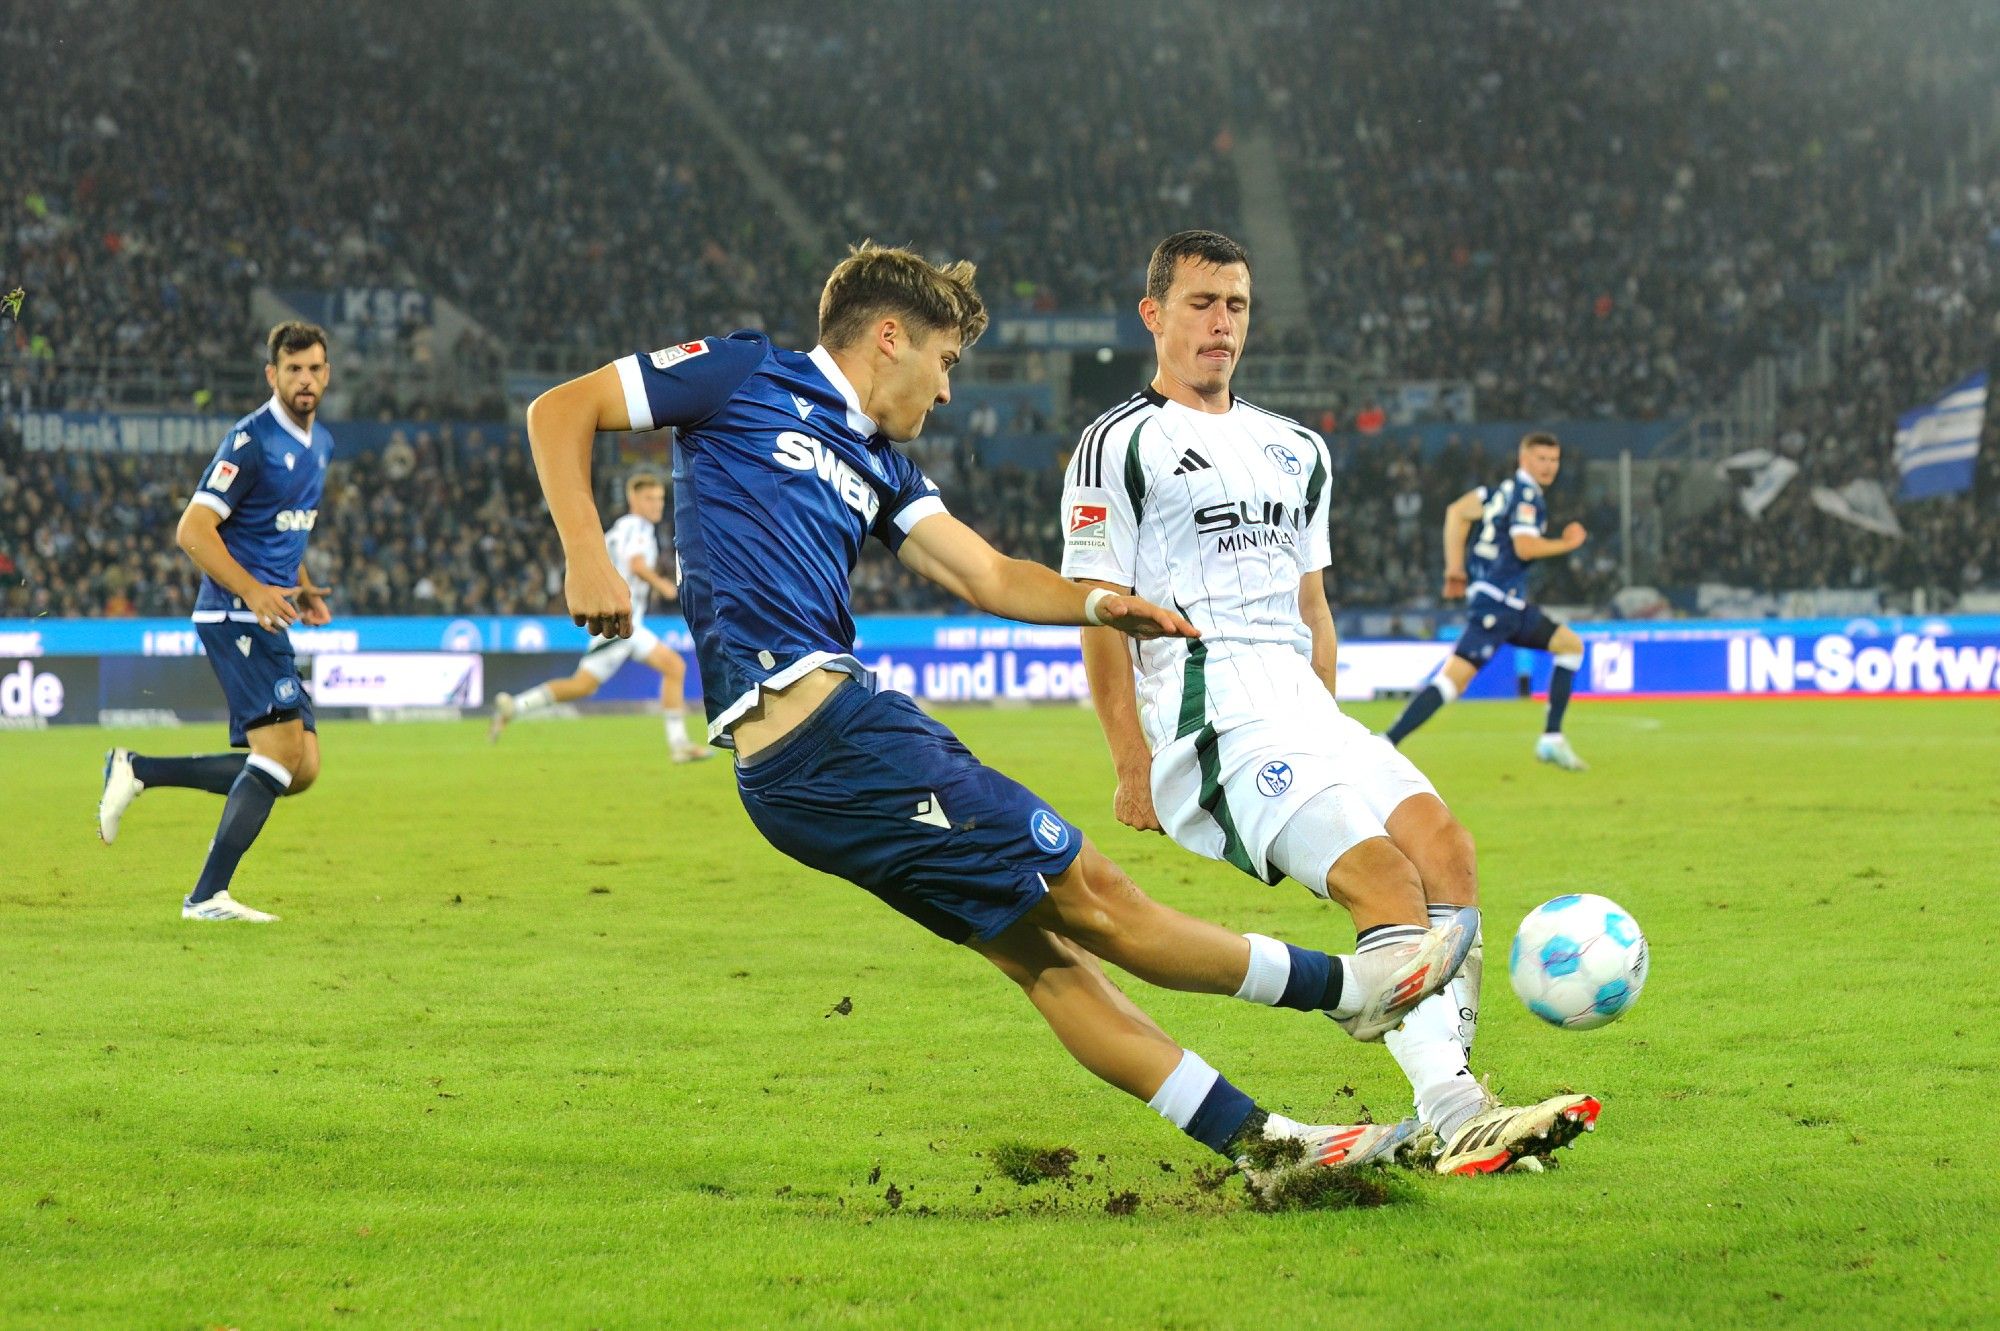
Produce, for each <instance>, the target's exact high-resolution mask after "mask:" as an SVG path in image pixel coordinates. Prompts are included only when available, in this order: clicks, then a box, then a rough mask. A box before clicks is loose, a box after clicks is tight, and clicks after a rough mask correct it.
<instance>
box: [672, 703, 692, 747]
mask: <svg viewBox="0 0 2000 1331" xmlns="http://www.w3.org/2000/svg"><path fill="white" fill-rule="evenodd" d="M666 718H667V747H668V748H669V749H672V750H673V751H674V752H675V753H686V752H687V751H688V750H689V749H691V748H693V747H694V745H692V744H691V743H689V742H688V736H687V713H686V712H681V711H674V712H668V713H667V714H666Z"/></svg>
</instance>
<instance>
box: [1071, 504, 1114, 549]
mask: <svg viewBox="0 0 2000 1331" xmlns="http://www.w3.org/2000/svg"><path fill="white" fill-rule="evenodd" d="M1109 517H1110V510H1109V509H1107V508H1106V507H1105V506H1104V505H1103V504H1071V505H1070V506H1069V543H1070V544H1071V545H1073V546H1088V547H1092V548H1095V549H1098V550H1103V549H1107V548H1109V546H1110V540H1109V538H1107V537H1106V535H1105V530H1104V524H1105V522H1106V521H1107V520H1108V519H1109Z"/></svg>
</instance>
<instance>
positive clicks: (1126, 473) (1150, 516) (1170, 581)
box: [1062, 389, 1332, 753]
mask: <svg viewBox="0 0 2000 1331" xmlns="http://www.w3.org/2000/svg"><path fill="white" fill-rule="evenodd" d="M1329 472H1330V461H1329V457H1328V454H1327V449H1326V442H1325V441H1324V440H1322V439H1321V438H1320V437H1319V436H1318V435H1317V434H1315V433H1313V432H1312V431H1311V430H1308V429H1307V428H1306V427H1305V426H1303V425H1300V424H1299V423H1298V422H1297V421H1294V420H1290V419H1288V418H1286V417H1283V416H1278V415H1275V414H1273V413H1271V412H1268V411H1264V410H1262V409H1261V408H1258V407H1253V406H1251V405H1250V404H1248V403H1247V402H1243V401H1241V400H1240V399H1239V400H1238V401H1236V402H1235V403H1234V404H1233V405H1232V406H1231V407H1230V409H1229V410H1228V411H1227V412H1223V413H1220V414H1209V413H1206V412H1199V411H1194V410H1192V409H1190V408H1188V407H1184V406H1181V405H1180V404H1179V403H1176V402H1170V401H1168V400H1167V399H1165V398H1163V397H1161V396H1160V395H1159V394H1158V393H1155V392H1153V391H1152V390H1151V389H1148V390H1146V391H1145V392H1143V393H1139V394H1135V395H1134V396H1133V397H1131V398H1130V399H1128V400H1127V401H1125V402H1123V403H1121V404H1119V405H1118V406H1116V407H1113V408H1112V409H1111V410H1110V411H1108V412H1106V413H1105V414H1104V415H1102V416H1100V417H1098V418H1097V420H1096V421H1095V422H1094V423H1093V424H1092V425H1091V426H1090V428H1089V429H1087V430H1085V431H1084V432H1083V438H1082V440H1081V442H1080V443H1079V444H1078V445H1077V450H1076V454H1075V456H1074V457H1072V458H1071V459H1070V465H1069V472H1068V475H1067V477H1066V480H1065V486H1064V490H1063V501H1062V502H1063V530H1064V532H1065V533H1066V535H1065V538H1064V544H1063V563H1062V571H1063V573H1064V574H1065V575H1066V576H1068V577H1073V578H1095V579H1098V580H1100V581H1103V582H1110V583H1116V584H1118V585H1120V586H1125V587H1130V588H1132V589H1133V590H1134V591H1135V592H1136V593H1138V595H1140V596H1143V597H1145V598H1146V599H1147V600H1149V601H1152V602H1154V603H1155V604H1157V605H1163V606H1172V607H1173V608H1174V609H1176V610H1178V611H1180V613H1181V614H1182V615H1184V616H1186V617H1187V619H1189V620H1190V621H1191V622H1193V624H1194V625H1195V627H1196V628H1199V629H1200V630H1201V634H1202V636H1201V637H1200V639H1198V640H1193V641H1189V640H1184V639H1178V638H1162V639H1158V640H1156V641H1153V642H1141V643H1136V644H1134V646H1135V649H1136V656H1137V665H1138V671H1139V682H1138V693H1139V721H1140V725H1141V727H1142V728H1143V729H1144V730H1145V733H1146V741H1147V743H1148V744H1149V745H1150V746H1151V748H1152V749H1153V751H1154V752H1155V753H1157V752H1159V751H1160V750H1161V749H1162V748H1164V747H1165V746H1167V745H1169V744H1171V743H1172V742H1173V741H1174V740H1175V739H1176V738H1180V737H1186V736H1189V735H1193V734H1196V733H1197V732H1199V731H1201V730H1202V729H1203V727H1205V726H1213V727H1214V728H1215V729H1216V730H1218V731H1221V730H1227V729H1228V728H1230V727H1232V726H1237V725H1243V724H1247V723H1250V722H1253V721H1259V720H1269V719H1271V718H1270V716H1269V712H1270V709H1271V707H1272V706H1273V704H1274V701H1275V700H1278V699H1283V698H1286V697H1288V696H1290V695H1291V694H1292V693H1293V692H1294V690H1295V688H1296V683H1297V681H1298V679H1299V677H1300V673H1301V672H1300V666H1301V664H1302V663H1303V664H1305V665H1306V666H1307V667H1308V668H1307V670H1306V671H1305V672H1304V673H1306V674H1310V668H1309V667H1310V661H1311V656H1312V635H1311V631H1310V630H1308V629H1307V628H1306V626H1305V624H1304V622H1303V621H1302V620H1301V619H1300V615H1299V583H1300V580H1301V579H1303V578H1304V577H1305V576H1306V575H1307V574H1308V573H1314V572H1317V571H1318V570H1320V569H1323V568H1325V567H1326V566H1327V564H1328V563H1330V562H1331V561H1332V549H1331V541H1330V539H1329V535H1328V530H1327V509H1328V501H1327V481H1328V475H1329Z"/></svg>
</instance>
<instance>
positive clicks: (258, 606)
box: [243, 582, 299, 633]
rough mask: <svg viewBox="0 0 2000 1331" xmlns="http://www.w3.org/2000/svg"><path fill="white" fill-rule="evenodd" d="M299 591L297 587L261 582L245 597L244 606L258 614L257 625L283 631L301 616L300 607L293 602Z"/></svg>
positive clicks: (279, 631) (274, 630)
mask: <svg viewBox="0 0 2000 1331" xmlns="http://www.w3.org/2000/svg"><path fill="white" fill-rule="evenodd" d="M298 591H299V589H298V588H297V587H270V586H266V585H265V584H263V583H261V582H260V583H258V584H257V585H256V586H255V587H253V588H252V589H251V591H250V594H249V595H248V596H246V597H244V598H243V608H244V609H246V610H248V611H249V612H250V613H251V614H253V615H255V616H257V627H259V628H262V629H268V630H269V631H270V632H272V633H281V632H283V631H284V630H286V629H288V628H290V627H291V626H292V624H293V622H294V621H295V620H297V619H298V617H299V612H298V607H296V606H294V605H293V604H292V602H291V598H292V597H294V596H296V595H298Z"/></svg>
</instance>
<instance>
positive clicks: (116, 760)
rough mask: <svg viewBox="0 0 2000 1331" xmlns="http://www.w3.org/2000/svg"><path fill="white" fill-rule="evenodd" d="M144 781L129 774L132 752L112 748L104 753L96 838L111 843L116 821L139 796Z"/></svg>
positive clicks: (116, 831)
mask: <svg viewBox="0 0 2000 1331" xmlns="http://www.w3.org/2000/svg"><path fill="white" fill-rule="evenodd" d="M145 788H146V787H145V784H144V783H143V782H141V781H140V780H139V778H138V777H136V776H133V775H132V751H131V750H130V749H113V750H112V751H111V752H109V753H107V754H105V755H104V793H103V794H101V795H99V796H98V797H97V839H98V840H99V841H102V842H103V843H104V844H105V845H107V846H108V845H110V844H111V843H112V842H114V841H116V840H117V839H118V823H119V820H120V819H122V818H124V816H125V810H127V809H129V808H131V807H132V801H133V800H135V799H138V798H139V792H141V791H143V790H144V789H145Z"/></svg>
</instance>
